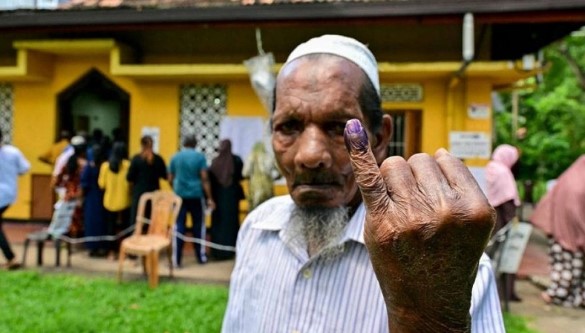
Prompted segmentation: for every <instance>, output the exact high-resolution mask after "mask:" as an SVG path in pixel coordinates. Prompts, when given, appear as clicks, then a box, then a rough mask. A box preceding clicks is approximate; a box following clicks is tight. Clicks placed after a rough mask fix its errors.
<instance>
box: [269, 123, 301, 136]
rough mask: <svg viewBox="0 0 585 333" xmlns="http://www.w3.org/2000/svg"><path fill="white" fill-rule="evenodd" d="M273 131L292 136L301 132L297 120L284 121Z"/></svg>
mask: <svg viewBox="0 0 585 333" xmlns="http://www.w3.org/2000/svg"><path fill="white" fill-rule="evenodd" d="M275 130H276V131H278V132H282V133H283V134H287V135H290V134H294V133H297V132H299V131H300V130H301V122H300V121H297V120H291V121H286V122H283V123H281V124H277V125H276V128H275Z"/></svg>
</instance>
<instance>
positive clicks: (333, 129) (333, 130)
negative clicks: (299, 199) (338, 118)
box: [327, 122, 345, 136]
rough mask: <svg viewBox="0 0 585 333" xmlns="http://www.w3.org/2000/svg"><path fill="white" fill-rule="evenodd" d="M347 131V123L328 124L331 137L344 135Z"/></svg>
mask: <svg viewBox="0 0 585 333" xmlns="http://www.w3.org/2000/svg"><path fill="white" fill-rule="evenodd" d="M344 131H345V122H334V123H329V124H327V132H328V133H330V134H331V135H342V136H343V132H344Z"/></svg>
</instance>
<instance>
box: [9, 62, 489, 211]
mask: <svg viewBox="0 0 585 333" xmlns="http://www.w3.org/2000/svg"><path fill="white" fill-rule="evenodd" d="M46 61H47V63H46V64H42V65H43V66H53V67H54V70H53V77H52V78H51V79H50V80H48V81H45V82H15V83H13V88H14V109H13V111H14V117H13V122H14V123H13V133H14V137H13V143H14V144H15V145H16V146H17V147H19V148H20V149H21V150H22V151H23V153H24V154H25V156H26V157H27V158H28V159H29V161H30V162H31V165H32V167H31V171H30V172H29V173H28V174H27V175H25V176H23V177H21V179H20V181H19V195H18V199H17V202H16V203H15V204H14V205H12V206H11V208H10V209H9V210H8V211H7V212H6V215H5V216H6V217H8V218H17V219H27V218H29V217H30V211H31V207H30V205H31V174H33V173H34V174H50V173H51V171H52V169H51V168H50V167H49V166H47V165H45V164H43V163H41V162H39V161H38V160H37V156H39V155H40V154H41V153H42V152H44V151H45V150H46V149H47V148H48V147H49V146H50V144H51V143H52V142H53V141H54V139H55V133H56V129H57V119H58V117H57V96H58V94H59V93H60V92H61V91H63V90H64V89H67V88H68V87H69V86H70V85H71V84H73V83H74V82H76V81H77V80H78V79H79V78H81V77H82V76H83V75H84V74H85V73H86V72H87V71H89V70H90V69H91V68H96V69H98V70H99V71H100V72H102V73H103V74H104V75H106V76H107V77H108V78H109V79H110V80H111V81H113V82H114V83H116V84H117V85H118V86H119V87H120V88H122V89H124V90H125V91H126V92H127V93H128V94H130V96H131V98H130V119H129V130H130V133H129V134H130V140H129V141H130V146H129V151H130V154H131V155H133V154H135V153H137V152H138V151H139V149H140V147H139V138H140V133H141V129H142V128H143V127H145V126H148V127H151V126H153V127H159V128H160V154H161V155H162V157H163V158H164V159H165V161H167V162H168V161H169V159H170V157H171V156H172V155H173V154H174V153H175V152H176V151H177V148H178V147H179V142H178V140H179V134H178V133H179V107H180V106H179V103H180V101H179V98H178V96H179V86H180V84H182V83H191V81H189V80H178V79H172V80H171V79H169V80H132V79H128V78H124V77H118V76H112V75H110V73H109V68H110V64H109V57H108V56H107V55H103V56H98V55H96V56H87V55H86V56H53V57H49V58H47V60H46ZM210 83H223V84H227V87H228V88H227V89H228V91H227V93H228V98H227V114H228V115H230V116H260V117H268V112H267V111H266V110H265V109H264V107H263V105H262V104H261V103H260V101H259V99H258V97H257V96H256V94H255V92H254V91H253V89H252V88H251V86H250V84H249V82H248V81H247V80H236V81H230V82H210ZM383 83H393V82H391V81H386V82H383ZM399 83H405V82H404V81H400V82H399ZM413 83H414V81H413ZM415 83H420V84H422V85H423V88H424V98H423V100H422V101H421V102H420V103H383V108H384V109H385V110H420V112H421V113H422V114H421V115H422V134H421V139H422V141H421V148H422V151H423V152H426V153H430V154H432V153H434V152H435V151H436V150H437V149H438V148H440V147H446V148H448V144H449V142H448V134H449V131H450V130H469V131H484V132H486V133H490V131H491V117H489V119H485V120H483V119H482V120H474V119H468V117H467V113H466V112H467V111H466V110H467V106H468V105H469V104H470V103H481V104H488V105H489V104H491V90H492V88H491V82H490V81H489V80H482V79H468V80H465V81H462V82H460V83H459V84H458V85H456V86H455V87H454V88H453V87H450V86H449V81H448V80H447V79H438V78H432V79H426V80H425V79H421V80H418V81H416V82H415ZM466 162H467V163H468V165H479V166H481V165H484V164H485V163H486V162H487V160H470V161H466ZM246 183H247V182H244V186H245V189H246V190H247V184H246ZM168 188H169V187H168V184H166V182H163V189H168ZM286 192H287V189H286V186H284V185H276V186H275V193H276V194H284V193H286ZM243 208H244V209H245V206H244V207H243Z"/></svg>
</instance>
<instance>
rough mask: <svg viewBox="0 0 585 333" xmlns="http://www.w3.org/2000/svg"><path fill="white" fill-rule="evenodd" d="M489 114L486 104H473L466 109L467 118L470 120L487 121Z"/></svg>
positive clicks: (488, 107)
mask: <svg viewBox="0 0 585 333" xmlns="http://www.w3.org/2000/svg"><path fill="white" fill-rule="evenodd" d="M490 113H491V112H490V106H489V105H487V104H477V103H474V104H470V105H469V107H467V116H468V117H469V118H471V119H488V118H489V117H490Z"/></svg>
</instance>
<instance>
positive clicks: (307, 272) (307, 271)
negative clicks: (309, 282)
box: [303, 268, 313, 279]
mask: <svg viewBox="0 0 585 333" xmlns="http://www.w3.org/2000/svg"><path fill="white" fill-rule="evenodd" d="M303 276H304V277H305V279H310V278H311V276H313V273H312V272H311V269H310V268H307V269H305V270H304V271H303Z"/></svg>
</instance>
